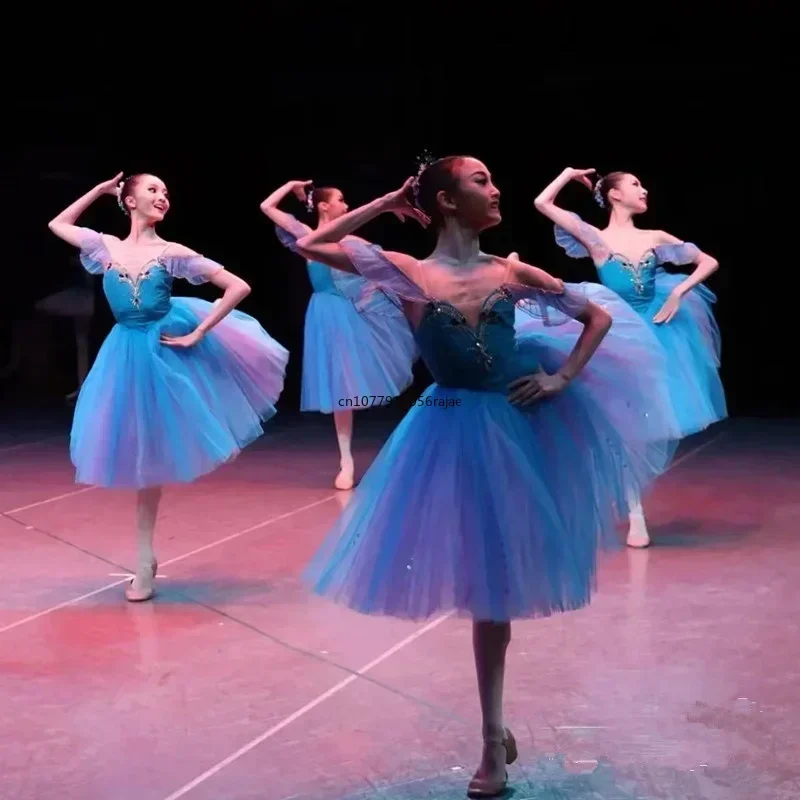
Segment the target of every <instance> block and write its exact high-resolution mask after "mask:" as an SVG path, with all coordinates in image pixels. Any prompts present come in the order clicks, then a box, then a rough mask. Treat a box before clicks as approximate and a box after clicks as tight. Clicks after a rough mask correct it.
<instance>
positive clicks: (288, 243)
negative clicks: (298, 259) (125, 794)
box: [275, 214, 307, 253]
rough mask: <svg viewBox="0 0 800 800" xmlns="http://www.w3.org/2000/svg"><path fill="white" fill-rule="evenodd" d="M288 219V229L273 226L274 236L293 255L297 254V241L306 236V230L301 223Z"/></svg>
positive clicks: (292, 218)
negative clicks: (289, 222) (289, 221)
mask: <svg viewBox="0 0 800 800" xmlns="http://www.w3.org/2000/svg"><path fill="white" fill-rule="evenodd" d="M286 216H288V217H290V219H291V224H290V226H289V227H288V228H282V227H281V226H280V225H276V226H275V235H276V236H277V237H278V241H280V243H281V244H282V245H283V246H284V247H286V248H288V249H289V250H291V251H292V252H293V253H296V252H297V240H298V239H301V238H302V237H303V236H305V235H306V232H307V231H306V228H305V226H304V225H303V223H302V222H298V221H297V220H296V219H295V218H294V217H292V216H291V215H289V214H287V215H286Z"/></svg>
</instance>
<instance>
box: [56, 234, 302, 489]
mask: <svg viewBox="0 0 800 800" xmlns="http://www.w3.org/2000/svg"><path fill="white" fill-rule="evenodd" d="M81 231H82V241H81V246H80V250H81V253H80V255H81V263H82V264H83V266H84V267H85V269H86V270H87V271H88V272H89V273H91V274H93V275H99V274H102V275H103V290H104V292H105V295H106V298H107V299H108V302H109V305H110V307H111V311H112V312H113V314H114V318H115V319H116V325H115V326H114V327H113V328H112V330H111V332H110V333H109V335H108V337H107V338H106V340H105V342H104V343H103V346H102V347H101V349H100V352H99V353H98V355H97V359H96V360H95V363H94V365H93V366H92V369H91V371H90V373H89V375H88V377H87V379H86V381H85V383H84V384H83V386H82V387H81V391H80V394H79V396H78V401H77V406H76V408H75V416H74V419H73V423H72V436H71V448H70V449H71V456H72V463H73V464H74V465H75V468H76V470H77V475H76V480H77V481H78V482H79V483H85V484H90V485H94V486H105V487H115V488H127V489H143V488H147V487H151V486H160V485H163V484H167V483H178V482H180V483H183V482H189V481H193V480H195V479H196V478H198V477H199V476H201V475H204V474H206V473H208V472H211V471H212V470H214V469H215V468H216V467H218V466H220V465H221V464H223V463H225V462H227V461H230V460H231V459H233V458H235V457H236V456H237V455H238V453H239V452H240V451H241V449H242V448H243V447H245V446H246V445H248V444H250V443H251V442H252V441H253V440H255V439H256V438H258V437H259V436H260V435H261V434H262V433H263V430H262V427H261V423H262V422H264V421H266V420H268V419H270V417H272V416H273V415H274V414H275V413H276V411H275V406H274V404H275V402H276V401H277V399H278V397H279V395H280V393H281V391H282V390H283V380H284V373H285V369H286V364H287V361H288V356H289V354H288V351H287V350H286V349H285V348H284V347H282V346H281V345H280V344H279V343H278V342H276V341H275V340H274V339H272V338H271V337H270V336H269V334H267V333H266V331H264V329H263V328H262V327H261V325H260V324H259V323H258V321H257V320H255V319H254V318H253V317H251V316H248V315H247V314H243V313H241V312H238V311H232V312H231V313H230V314H229V315H228V316H226V317H225V318H224V319H223V320H222V321H221V322H219V323H218V324H217V325H215V326H214V328H212V329H211V331H209V332H208V333H207V334H206V336H205V337H204V338H203V339H201V340H200V342H198V343H197V344H196V345H194V346H193V347H190V348H185V349H184V348H173V347H170V346H167V345H163V344H161V342H160V337H161V335H162V334H168V335H172V336H182V335H185V334H188V333H191V332H192V331H193V330H194V329H195V328H196V327H197V326H198V325H199V324H200V323H201V322H202V321H203V320H204V319H205V318H206V317H208V315H209V314H210V313H211V311H212V308H213V306H212V304H211V303H207V302H206V301H204V300H199V299H195V298H189V297H171V292H172V283H173V280H174V278H184V279H186V280H188V281H189V282H190V283H192V284H201V283H204V282H205V281H207V280H208V279H209V277H210V276H212V275H213V274H214V273H216V272H218V271H219V270H221V269H222V266H220V265H219V264H217V263H215V262H213V261H211V260H209V259H207V258H204V257H202V256H199V255H194V256H180V257H177V256H170V255H169V248H167V249H166V251H165V252H164V253H163V254H162V255H161V256H160V257H159V258H157V259H153V260H152V261H151V262H149V263H148V264H147V265H145V267H144V269H143V270H142V271H141V272H140V273H139V274H138V275H137V276H135V277H134V278H131V277H130V276H129V275H128V274H127V272H126V271H125V270H124V269H123V268H122V267H120V266H119V265H117V264H115V263H114V262H113V260H112V258H111V255H110V253H109V251H108V248H107V247H106V244H105V242H104V241H103V237H102V235H101V234H98V233H97V232H96V231H93V230H90V229H88V228H82V229H81Z"/></svg>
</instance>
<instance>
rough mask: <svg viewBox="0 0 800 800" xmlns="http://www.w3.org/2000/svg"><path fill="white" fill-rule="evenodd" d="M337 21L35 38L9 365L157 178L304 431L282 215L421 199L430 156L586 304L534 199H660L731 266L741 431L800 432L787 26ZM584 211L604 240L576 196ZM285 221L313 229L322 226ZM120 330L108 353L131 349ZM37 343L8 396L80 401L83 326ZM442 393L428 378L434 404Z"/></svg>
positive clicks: (8, 240)
mask: <svg viewBox="0 0 800 800" xmlns="http://www.w3.org/2000/svg"><path fill="white" fill-rule="evenodd" d="M197 8H198V7H197V6H195V9H197ZM323 8H324V11H320V10H319V9H318V8H317V6H315V5H313V4H309V5H306V6H299V5H298V6H293V7H291V8H283V9H282V10H280V11H276V10H275V8H273V9H269V10H267V11H264V12H263V13H259V14H255V13H254V12H251V13H250V14H249V15H248V16H246V17H245V16H239V17H236V16H235V15H234V12H231V15H230V16H229V18H227V19H222V18H221V17H220V16H219V9H217V11H215V12H214V14H213V15H206V14H205V12H199V11H197V10H195V11H194V12H193V13H192V15H186V14H185V12H184V13H183V14H182V15H179V16H178V17H177V18H176V20H175V21H170V22H169V23H167V22H165V20H164V19H163V18H162V17H159V18H158V19H155V20H150V19H148V13H151V12H152V9H150V7H148V6H120V7H119V10H121V11H123V12H124V13H123V16H122V17H120V21H119V24H118V25H115V24H110V20H109V19H108V18H107V12H106V17H105V18H104V19H102V20H101V22H102V23H103V25H104V26H105V30H103V31H101V30H100V29H99V28H97V29H95V28H94V27H88V25H89V24H88V23H81V24H80V27H77V23H76V20H75V19H74V17H72V16H71V15H68V14H66V12H64V16H62V17H58V18H55V17H53V16H49V17H47V26H46V29H38V30H36V31H35V32H34V33H31V29H30V25H32V24H33V23H32V21H29V23H28V28H27V29H26V30H25V31H24V35H23V34H21V36H22V38H21V39H20V50H19V51H18V52H17V51H15V52H14V53H11V52H7V53H6V55H5V56H4V63H3V66H4V70H5V74H6V75H7V85H6V91H5V102H4V108H5V110H6V115H5V116H6V120H5V123H4V127H5V136H4V141H5V145H4V147H3V152H2V160H1V161H0V169H1V170H2V178H3V186H4V187H5V188H4V191H3V192H2V197H1V198H0V202H2V208H0V212H1V213H2V218H3V220H4V222H5V223H6V224H5V226H4V227H5V228H6V230H5V232H4V234H3V237H4V243H5V245H6V246H5V253H4V255H5V260H6V261H5V267H4V272H5V275H4V281H3V285H4V291H3V301H2V302H3V305H2V319H1V320H0V362H3V361H4V360H5V356H6V353H7V349H8V346H9V341H10V338H11V330H12V327H13V326H15V325H16V326H21V325H22V326H23V327H24V323H25V322H26V321H30V320H31V319H33V318H34V317H36V312H35V311H34V309H33V305H34V303H35V302H36V301H37V300H38V299H40V298H42V297H44V296H46V295H48V294H50V293H52V292H54V291H57V290H59V289H61V288H65V287H66V286H69V285H72V284H73V283H74V282H75V281H76V279H77V276H76V274H75V272H74V269H75V267H74V265H71V264H70V260H69V258H70V255H71V253H70V248H69V247H67V246H66V245H64V244H63V243H61V242H59V241H58V240H57V239H55V237H53V236H52V235H51V234H50V233H49V231H48V230H47V221H48V220H49V219H50V218H51V217H52V216H54V215H55V214H56V213H57V212H58V211H60V210H61V209H62V208H63V207H64V206H66V205H67V204H68V203H69V202H71V201H72V200H73V199H75V198H76V197H77V196H78V195H80V194H81V193H83V192H84V191H86V190H87V189H89V188H90V187H91V186H92V185H94V184H95V183H97V182H98V181H100V180H103V179H107V178H110V177H113V175H114V174H115V173H116V172H117V171H119V170H124V171H125V172H126V173H132V172H138V171H148V172H154V173H156V174H157V175H159V176H160V177H162V178H163V179H164V180H165V181H166V183H167V184H168V186H169V189H170V193H171V199H172V210H171V212H170V214H169V216H168V218H167V221H166V222H165V223H164V225H163V226H162V228H161V229H160V233H161V234H162V236H164V237H165V238H169V239H173V240H177V241H180V242H183V243H185V244H187V245H189V246H190V247H193V248H194V249H196V250H198V251H200V252H203V253H204V254H206V255H208V256H209V257H211V258H213V259H215V260H218V261H220V262H222V263H223V264H225V265H226V266H227V267H228V268H229V269H230V270H232V271H234V272H236V273H237V274H239V275H241V276H242V277H243V278H245V279H246V280H247V281H248V282H249V283H250V284H251V286H252V288H253V292H252V294H251V296H250V297H249V298H248V299H247V300H246V301H245V303H244V304H243V306H242V309H243V310H244V311H247V312H249V313H251V314H253V315H255V316H257V317H258V319H259V320H260V321H261V322H262V324H263V325H264V327H265V328H266V329H267V330H268V331H269V332H270V333H271V334H272V335H273V336H275V337H276V338H277V339H278V340H279V341H281V342H282V343H283V344H284V345H286V346H287V347H288V348H289V349H290V350H291V352H292V358H291V362H290V372H289V381H288V384H287V388H286V391H285V392H284V395H283V396H282V398H281V401H280V407H281V408H282V409H286V410H290V409H293V408H296V406H297V402H298V386H299V374H300V364H301V352H302V350H301V348H302V325H303V315H304V311H305V306H306V303H307V300H308V296H309V292H310V287H309V285H308V281H307V278H306V275H305V269H304V265H303V263H302V261H301V260H299V259H298V258H297V257H295V256H293V255H292V254H291V253H289V252H288V251H285V250H283V249H282V248H281V247H280V246H279V244H278V242H277V240H276V238H275V236H274V233H273V231H272V228H271V226H270V224H269V223H268V221H267V220H266V218H265V217H263V215H261V213H260V211H259V207H258V206H259V203H260V201H261V200H263V198H264V197H265V196H266V195H267V194H268V193H269V192H271V191H272V190H273V189H274V188H275V187H276V186H278V185H279V184H281V183H283V182H284V181H286V180H289V179H292V178H303V179H305V178H311V179H313V180H314V181H315V183H316V184H317V185H324V184H334V185H336V186H339V187H341V188H342V189H343V190H344V192H345V194H346V196H347V198H348V200H349V202H350V203H351V206H352V205H354V204H359V203H361V202H363V201H366V200H369V199H371V198H372V197H373V196H375V195H376V194H378V193H382V192H384V191H387V190H389V189H392V188H394V187H396V186H397V185H399V184H400V183H401V181H402V180H403V179H404V178H405V177H407V176H408V175H409V174H412V173H413V172H414V171H415V170H416V165H415V161H414V159H415V156H416V155H417V154H418V153H419V152H420V151H421V150H422V149H423V148H427V149H429V150H430V151H432V152H433V153H434V154H435V155H437V156H438V155H445V154H448V153H466V154H471V155H475V156H477V157H479V158H481V159H482V160H484V161H485V162H486V163H487V164H488V166H489V167H490V169H491V170H492V172H493V174H494V178H495V181H496V183H497V185H498V186H499V188H500V189H501V191H502V210H503V216H504V221H503V224H502V226H500V227H499V228H498V229H496V230H493V231H491V232H490V233H489V234H488V235H487V236H486V237H485V240H484V243H483V244H484V249H486V250H489V251H496V252H500V253H503V254H505V253H507V252H508V251H510V250H512V249H513V250H518V251H519V252H520V253H521V255H522V257H523V258H524V259H526V260H528V261H530V262H531V263H534V264H536V265H538V266H541V267H543V268H545V269H547V270H548V271H550V272H552V273H554V274H556V275H558V276H560V277H563V278H565V279H567V280H596V278H595V275H594V270H593V267H592V265H591V264H590V263H589V262H576V261H571V260H569V259H567V258H566V256H565V255H564V254H563V253H562V252H561V251H560V250H559V249H558V248H557V247H556V245H555V243H554V241H553V236H552V227H551V226H550V225H549V223H548V222H547V221H546V220H545V219H544V218H542V217H540V216H539V215H537V214H536V213H535V212H534V210H533V207H532V199H533V197H534V195H535V194H536V193H537V192H538V191H539V190H540V189H541V188H542V187H543V186H544V185H545V184H546V183H547V182H549V181H550V180H551V179H552V178H553V177H554V176H555V175H556V174H557V173H558V172H559V171H560V170H561V169H563V167H565V166H577V167H595V168H597V169H598V170H599V171H600V172H606V171H609V170H612V169H625V170H628V171H632V172H635V173H636V174H637V175H638V176H639V177H640V178H641V179H642V180H643V182H644V184H645V186H646V187H647V188H648V189H649V190H650V200H651V210H650V212H649V213H648V215H647V216H646V217H644V218H643V219H641V220H640V224H642V225H643V226H647V227H655V228H661V229H664V230H667V231H669V232H671V233H673V234H675V235H676V236H679V237H681V238H684V239H688V240H691V241H694V242H696V243H697V244H698V245H699V246H700V247H701V248H703V249H704V250H706V251H707V252H709V253H711V254H713V255H715V256H716V257H717V258H718V259H719V261H720V264H721V268H720V270H719V272H718V273H716V274H715V275H714V276H713V277H712V278H711V280H710V281H709V286H710V288H711V289H712V290H714V291H715V292H716V293H717V295H718V299H719V303H718V306H717V318H718V320H719V323H720V326H721V329H722V335H723V379H724V382H725V386H726V390H727V393H728V399H729V405H730V410H731V413H732V414H735V415H763V416H770V415H796V414H798V402H797V401H796V399H795V398H796V393H795V392H793V391H790V387H789V381H790V380H793V379H794V372H793V370H794V363H795V360H796V359H795V357H794V356H793V355H792V356H790V355H789V354H790V353H794V341H793V340H794V337H795V334H794V330H795V317H796V316H797V311H796V310H795V304H796V301H795V299H794V275H795V272H796V269H795V266H794V265H795V263H796V261H797V259H796V258H795V256H794V250H795V243H794V240H793V235H792V231H793V229H794V222H793V216H794V213H793V210H792V209H793V207H794V204H795V203H796V200H795V198H796V196H797V191H798V185H797V177H796V174H795V173H796V167H795V166H794V165H793V150H792V145H791V142H792V141H793V140H794V139H795V138H796V137H795V134H794V129H793V127H792V126H790V125H789V122H788V120H789V114H790V112H791V111H792V105H793V103H794V102H795V101H794V99H793V95H794V92H793V90H792V89H791V82H790V79H789V78H790V74H789V71H788V63H789V61H788V56H789V53H790V49H789V48H790V44H789V45H787V44H785V43H784V42H782V40H781V38H780V34H781V26H782V25H784V24H787V23H786V22H785V20H782V19H781V18H780V17H779V15H778V12H777V11H776V10H775V9H776V8H777V5H775V6H772V5H770V4H761V5H760V6H758V7H756V6H755V5H753V6H752V8H751V10H750V11H747V12H746V13H744V12H743V13H740V14H738V15H737V16H736V17H734V16H733V15H732V14H731V13H730V11H729V10H728V11H725V12H715V11H712V10H711V9H710V8H706V9H705V12H704V13H705V14H706V17H705V18H702V19H701V18H700V9H699V7H697V6H695V7H692V6H682V7H677V6H673V7H671V8H668V9H665V10H660V9H658V8H657V7H655V6H649V7H648V12H647V13H648V15H649V16H645V15H644V11H643V8H642V7H638V11H637V12H636V14H635V15H631V14H629V13H625V14H623V15H622V16H621V17H620V20H619V21H616V20H615V21H612V20H610V19H609V18H607V17H604V16H603V15H604V14H606V12H607V9H604V8H599V9H597V8H596V9H595V11H596V13H599V16H598V17H597V19H593V20H591V21H590V20H588V19H587V18H586V17H585V16H584V15H583V12H582V11H579V10H578V9H579V8H580V7H579V6H575V7H570V6H566V7H562V8H560V10H559V11H558V12H554V11H549V12H548V13H547V14H542V13H541V11H538V10H537V9H536V7H535V6H526V7H525V8H524V13H523V10H520V9H523V7H522V6H520V7H518V8H517V9H516V10H513V9H512V8H511V7H510V6H509V7H508V10H504V9H503V7H502V5H492V7H491V10H489V9H488V8H487V7H485V6H480V8H482V9H483V10H482V11H480V12H479V11H475V12H472V11H468V10H466V9H467V8H468V7H466V6H456V5H453V6H452V9H453V11H452V12H451V11H450V10H449V9H450V8H451V6H450V5H449V4H447V5H444V4H443V5H441V6H440V7H435V6H431V7H424V6H414V7H413V8H412V7H408V6H401V7H399V8H398V9H395V8H393V7H391V6H381V7H380V8H376V7H375V6H364V7H362V6H360V5H357V4H351V3H342V4H338V5H336V6H325V7H323ZM476 8H479V7H478V6H476ZM132 9H138V10H143V11H144V14H143V16H144V19H142V20H139V19H137V14H133V13H131V11H132ZM148 9H150V10H149V11H148ZM432 9H435V15H434V11H433V10H432ZM456 9H459V10H458V11H457V12H456ZM756 9H758V10H756ZM616 10H617V11H619V9H618V8H617V9H616ZM48 13H49V12H48ZM163 13H164V11H163V8H161V10H160V11H159V14H161V15H163ZM42 15H44V12H42ZM434 16H435V19H434ZM94 23H97V19H94ZM106 23H109V25H108V26H106ZM84 25H85V26H86V27H84ZM193 26H194V27H193ZM24 43H27V44H24ZM20 54H23V55H20ZM105 201H106V202H100V203H98V204H97V206H96V208H93V209H92V210H91V211H90V212H89V213H88V214H86V215H85V217H84V218H83V219H82V220H81V222H82V223H83V224H86V225H88V226H90V227H95V228H98V229H101V230H103V231H106V232H109V233H116V234H124V233H125V231H126V226H125V219H124V218H123V216H122V215H121V213H120V212H119V211H118V210H117V209H116V206H115V203H114V201H113V199H112V198H105ZM562 201H563V203H564V204H565V205H566V206H567V207H569V208H571V209H573V210H575V211H578V212H579V213H580V214H581V215H582V216H584V217H585V218H587V219H589V220H591V221H593V222H595V223H599V222H601V216H600V213H601V212H600V210H599V209H597V207H596V206H594V204H593V203H592V200H591V197H590V195H589V194H588V192H586V191H585V190H582V189H581V188H580V187H578V186H577V185H576V186H574V187H569V188H568V189H567V190H565V192H564V193H563V195H562ZM285 207H286V209H287V210H292V211H294V212H295V213H297V214H298V215H299V216H301V218H303V217H302V209H301V208H300V207H299V204H296V203H293V202H292V201H288V202H287V204H286V206H285ZM365 235H367V236H369V237H371V238H374V239H375V240H376V241H378V242H379V243H381V244H383V245H384V246H385V247H389V248H395V249H403V250H407V251H408V252H411V253H413V254H416V255H425V254H426V250H429V249H430V247H431V244H432V242H431V239H430V238H429V235H428V234H427V233H425V232H423V231H421V230H419V229H415V228H413V227H412V225H410V224H406V225H402V226H401V225H400V224H399V223H397V222H396V221H395V220H394V218H389V217H387V218H386V219H381V220H378V221H376V222H375V223H373V224H372V225H371V226H370V227H369V229H368V230H367V231H366V234H365ZM178 290H179V291H180V292H181V293H193V292H195V291H196V292H197V293H199V294H201V295H202V296H204V297H208V298H212V297H213V296H214V291H215V290H213V287H211V288H209V287H204V288H201V289H199V290H193V289H192V288H191V287H189V285H188V284H180V285H179V287H178ZM98 298H101V294H100V289H99V286H98ZM99 305H100V308H101V309H102V311H101V312H100V313H98V315H97V318H96V320H95V323H94V328H95V330H94V333H93V338H94V347H95V348H96V347H97V346H99V344H100V342H101V341H102V338H103V336H104V335H105V333H106V332H107V330H108V328H109V327H110V325H111V324H112V320H111V318H110V315H109V314H108V312H107V310H106V309H105V306H104V305H103V303H102V302H101V303H100V304H99ZM18 329H23V328H19V327H18ZM24 330H25V331H27V333H26V338H25V341H24V343H23V351H24V352H23V359H22V360H23V364H22V366H21V367H20V369H19V370H18V371H17V372H16V373H15V375H13V376H12V377H11V378H9V379H7V380H5V381H4V382H3V383H2V384H0V389H1V390H2V392H3V396H4V398H5V399H6V401H7V404H6V405H11V406H15V407H17V408H19V407H30V406H32V405H40V406H42V405H45V406H46V405H47V404H50V403H53V404H57V403H59V402H61V403H63V399H60V398H63V395H64V394H65V393H66V392H67V391H69V390H70V389H72V388H74V385H73V384H74V377H73V374H74V366H73V364H74V352H73V349H72V343H71V333H70V330H69V327H68V324H67V323H60V322H59V321H55V320H51V321H50V322H49V323H48V324H47V326H45V327H43V326H39V328H31V327H30V326H28V327H24ZM31 331H39V332H38V333H36V334H32V333H31ZM36 365H39V366H36ZM41 369H46V371H47V375H46V377H43V376H42V375H41V374H40V371H41ZM425 380H426V375H425V374H424V369H423V370H421V372H420V380H419V387H421V386H422V385H423V384H424V382H425Z"/></svg>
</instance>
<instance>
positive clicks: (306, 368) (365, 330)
mask: <svg viewBox="0 0 800 800" xmlns="http://www.w3.org/2000/svg"><path fill="white" fill-rule="evenodd" d="M297 225H298V229H297V230H294V231H287V230H284V229H283V228H280V227H276V229H275V230H276V233H277V235H278V238H279V239H280V241H281V243H282V244H283V245H285V246H286V247H288V248H289V249H290V250H293V251H295V243H296V241H297V239H298V238H299V237H301V236H303V235H304V234H305V232H306V231H305V230H304V229H303V228H302V225H300V223H297ZM307 267H308V277H309V279H310V280H311V286H312V288H313V290H314V293H313V294H312V295H311V300H310V302H309V304H308V308H307V310H306V319H305V330H304V338H303V376H302V381H301V388H300V410H301V411H321V412H322V413H323V414H331V413H332V412H334V411H345V410H348V409H350V410H359V409H364V408H371V407H372V406H377V405H388V404H389V403H391V401H392V400H393V399H395V398H396V397H398V396H399V395H400V394H402V393H403V392H404V391H405V390H406V389H407V388H408V387H409V386H410V385H411V383H412V381H413V379H414V375H413V372H412V368H413V365H414V361H415V360H416V359H417V357H418V352H417V348H416V345H415V343H414V335H413V333H412V332H411V328H410V327H409V325H408V321H407V320H406V318H405V315H404V314H403V311H402V308H401V306H400V303H399V302H398V301H397V299H396V298H393V297H390V296H388V295H387V294H386V293H385V292H383V291H381V289H380V288H379V287H377V286H376V285H375V284H374V283H372V282H371V281H368V280H365V279H364V278H362V277H361V276H359V275H352V274H348V273H346V272H342V271H341V270H335V269H331V268H330V267H328V266H327V265H325V264H320V263H319V262H316V261H310V262H308V265H307Z"/></svg>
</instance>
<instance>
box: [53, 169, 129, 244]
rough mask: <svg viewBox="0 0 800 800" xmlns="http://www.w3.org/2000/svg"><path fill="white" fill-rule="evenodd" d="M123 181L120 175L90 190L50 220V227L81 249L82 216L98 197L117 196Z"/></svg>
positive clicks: (66, 240)
mask: <svg viewBox="0 0 800 800" xmlns="http://www.w3.org/2000/svg"><path fill="white" fill-rule="evenodd" d="M121 180H122V173H121V172H120V173H118V174H117V175H115V176H114V177H113V178H111V179H110V180H107V181H103V182H102V183H98V184H97V186H95V187H94V188H92V189H89V191H88V192H86V194H85V195H83V196H82V197H79V198H78V199H77V200H76V201H75V202H74V203H72V205H69V206H67V208H65V209H64V210H63V211H62V212H61V213H60V214H58V215H57V216H56V217H54V218H53V219H51V220H50V222H49V223H48V227H49V228H50V230H51V231H52V232H53V233H54V234H55V235H56V236H58V238H59V239H63V240H64V241H65V242H68V243H69V244H71V245H73V246H74V247H80V246H81V244H82V241H83V235H82V233H81V229H80V227H79V226H78V225H77V224H76V223H77V221H78V219H79V217H80V216H81V214H83V212H84V211H86V209H87V208H89V206H90V205H92V203H94V202H95V200H97V198H98V197H102V196H103V195H104V194H111V195H115V196H116V194H117V187H118V186H119V183H120V181H121Z"/></svg>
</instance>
